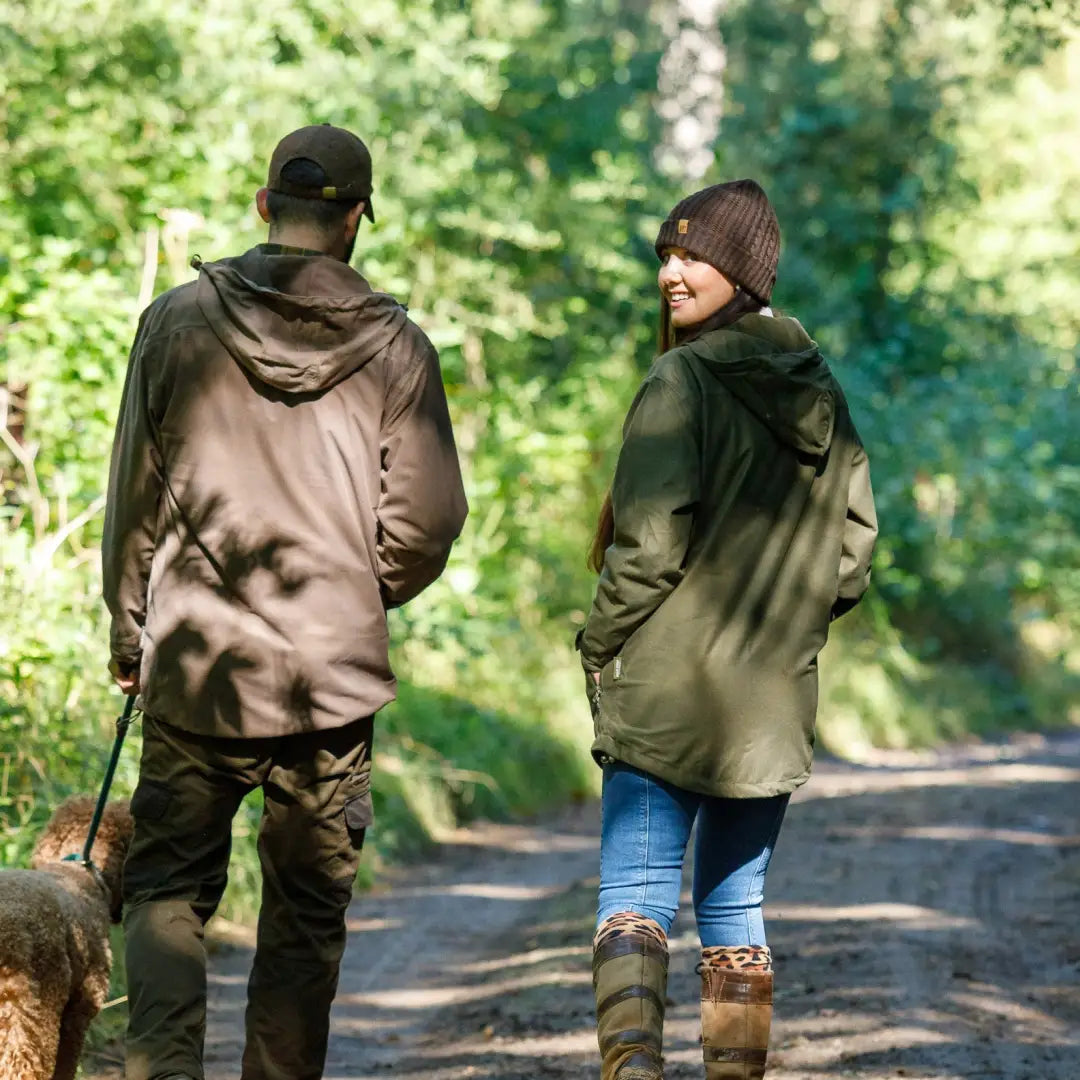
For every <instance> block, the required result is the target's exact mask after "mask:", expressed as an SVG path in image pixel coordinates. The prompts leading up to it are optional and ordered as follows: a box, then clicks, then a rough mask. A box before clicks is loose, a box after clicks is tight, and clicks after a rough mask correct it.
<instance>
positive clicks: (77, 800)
mask: <svg viewBox="0 0 1080 1080" xmlns="http://www.w3.org/2000/svg"><path fill="white" fill-rule="evenodd" d="M96 805H97V800H96V799H93V798H91V797H90V796H89V795H73V796H71V798H69V799H65V800H64V801H63V802H62V803H61V804H60V805H59V806H58V807H57V808H56V810H55V811H54V813H53V816H52V817H51V818H49V823H48V825H46V826H45V831H44V832H43V833H42V834H41V836H40V837H38V842H37V844H36V845H35V846H34V853H33V855H32V856H31V858H30V865H31V866H32V867H33V868H34V869H35V870H43V869H45V867H47V866H50V865H51V864H53V863H57V862H60V861H61V860H62V859H63V858H64V857H65V856H67V855H78V854H82V849H83V847H84V846H85V844H86V837H87V833H88V832H89V831H90V822H91V820H92V819H93V816H94V807H95V806H96ZM134 829H135V823H134V821H133V819H132V817H131V811H130V810H129V809H128V804H127V803H126V802H110V803H106V805H105V812H104V813H103V814H102V816H101V824H100V825H99V826H98V832H97V836H96V837H95V838H94V847H93V850H92V851H91V852H90V860H91V862H93V864H94V865H95V866H96V867H97V868H98V870H99V871H100V872H101V876H102V878H103V879H104V881H105V888H106V890H107V891H108V897H107V899H108V902H109V914H110V915H111V917H112V920H113V922H119V921H120V908H121V905H122V902H123V901H122V896H121V891H120V885H121V876H122V874H123V870H124V859H125V858H127V852H128V847H129V846H130V845H131V837H132V833H133V832H134Z"/></svg>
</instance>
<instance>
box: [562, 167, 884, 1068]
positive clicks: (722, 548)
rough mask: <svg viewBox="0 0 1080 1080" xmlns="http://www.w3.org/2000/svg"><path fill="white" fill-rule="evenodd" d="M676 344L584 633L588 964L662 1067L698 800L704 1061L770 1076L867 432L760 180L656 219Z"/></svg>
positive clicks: (612, 1006)
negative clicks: (782, 967) (770, 908)
mask: <svg viewBox="0 0 1080 1080" xmlns="http://www.w3.org/2000/svg"><path fill="white" fill-rule="evenodd" d="M656 251H657V254H658V255H659V256H660V260H661V267H660V273H659V278H658V281H659V286H660V292H661V297H662V304H661V312H662V315H661V344H660V349H661V355H660V356H659V358H658V359H657V360H656V361H655V363H654V364H653V366H652V368H651V370H650V371H649V373H648V375H647V376H646V378H645V381H644V382H643V383H642V385H641V388H640V389H639V390H638V393H637V396H636V397H635V399H634V402H633V404H632V406H631V408H630V413H629V416H628V417H627V420H626V424H625V426H624V428H623V445H622V450H621V453H620V455H619V461H618V466H617V468H616V471H615V480H614V483H613V485H612V490H611V495H610V497H609V500H608V501H607V502H606V503H605V507H604V511H603V512H602V513H601V519H600V523H599V526H598V531H597V537H596V541H595V543H594V548H593V565H594V566H595V568H596V569H597V570H599V571H601V576H600V580H599V584H598V586H597V591H596V597H595V599H594V601H593V605H592V609H591V611H590V614H589V618H588V620H587V622H586V625H585V627H584V629H583V630H582V631H581V633H580V634H579V637H578V645H579V648H580V650H581V658H582V663H583V665H584V668H585V671H586V673H587V680H588V686H589V692H590V700H591V704H592V708H593V718H594V724H595V731H596V738H595V742H594V744H593V754H594V756H595V757H596V759H597V761H598V762H599V763H600V764H601V765H602V767H603V770H604V786H603V835H602V843H601V871H600V903H599V912H598V918H597V932H596V938H595V941H594V959H593V982H594V987H595V990H596V1003H597V1035H598V1038H599V1042H600V1052H601V1056H602V1059H603V1066H602V1077H603V1080H657V1078H659V1077H660V1076H661V1039H662V1033H663V1017H664V1000H665V992H666V983H667V934H668V932H669V930H670V928H671V922H672V920H673V918H674V917H675V912H676V909H677V907H678V902H679V888H680V881H681V876H682V861H683V857H684V854H685V851H686V845H687V841H688V839H689V836H690V830H691V826H692V825H693V824H694V822H695V820H696V821H697V826H698V828H697V843H696V852H695V857H694V886H693V898H694V911H695V915H696V918H697V925H698V932H699V934H700V937H701V945H702V952H701V964H700V967H699V971H700V973H701V981H702V1002H701V1011H702V1042H703V1053H704V1058H705V1071H706V1076H707V1077H708V1078H709V1080H721V1078H724V1080H728V1078H731V1080H734V1078H739V1080H751V1078H759V1077H762V1076H763V1075H764V1071H765V1054H766V1049H767V1046H768V1034H769V1023H770V1019H771V1012H772V979H773V976H772V962H771V957H770V953H769V949H768V946H767V945H766V941H765V929H764V924H763V922H762V917H761V901H762V893H763V886H764V881H765V872H766V870H767V868H768V864H769V857H770V855H771V854H772V850H773V847H774V845H775V843H776V838H777V835H778V833H779V830H780V825H781V822H782V821H783V818H784V811H785V809H786V807H787V801H788V797H789V795H790V793H791V792H792V791H793V790H794V789H795V788H797V787H798V786H799V785H800V784H802V783H803V782H804V781H805V780H806V779H807V777H808V775H809V772H810V761H811V755H812V746H813V738H814V718H815V711H816V708H817V655H818V653H819V652H820V650H821V648H822V646H823V645H824V644H825V639H826V637H827V635H828V628H829V623H830V621H831V620H832V619H834V618H836V617H837V616H838V615H840V614H842V613H843V612H845V611H847V610H848V609H850V608H851V607H853V606H854V605H855V604H856V603H857V602H858V600H859V598H860V597H861V596H862V594H863V592H864V591H865V590H866V587H867V584H868V581H869V576H870V555H871V551H872V549H873V545H874V540H875V537H876V535H877V522H876V517H875V513H874V503H873V496H872V494H871V490H870V477H869V470H868V467H867V459H866V454H865V452H864V451H863V448H862V446H861V444H860V442H859V438H858V435H857V434H856V432H855V428H854V426H853V425H852V422H851V417H850V415H849V413H848V406H847V402H846V401H845V399H844V395H843V392H842V391H841V389H840V386H839V385H838V383H837V382H836V380H835V379H834V378H833V376H832V374H831V373H830V371H829V368H828V367H827V365H826V364H825V361H824V360H823V359H822V357H821V354H820V352H819V351H818V348H817V346H816V345H815V344H814V342H813V341H812V340H811V339H810V338H809V337H808V336H807V334H806V332H805V331H804V330H803V328H802V327H801V326H800V325H799V323H798V322H796V321H795V320H794V319H789V318H774V317H773V316H772V314H771V312H770V311H769V309H768V304H769V299H770V295H771V292H772V288H773V284H774V282H775V280H776V265H777V260H778V258H779V251H780V230H779V226H778V224H777V221H776V215H775V214H774V212H773V209H772V207H771V206H770V204H769V200H768V198H767V197H766V195H765V192H764V191H762V189H761V188H760V187H759V186H758V184H756V183H755V182H754V181H752V180H739V181H735V182H733V183H727V184H717V185H715V186H713V187H709V188H706V189H705V190H704V191H699V192H697V193H696V194H694V195H691V196H690V197H689V198H687V199H684V200H683V201H682V202H680V203H679V204H678V205H677V206H676V207H675V209H674V210H672V212H671V214H670V215H669V216H668V218H667V220H666V221H665V222H664V223H663V225H662V226H661V228H660V234H659V236H658V237H657V240H656Z"/></svg>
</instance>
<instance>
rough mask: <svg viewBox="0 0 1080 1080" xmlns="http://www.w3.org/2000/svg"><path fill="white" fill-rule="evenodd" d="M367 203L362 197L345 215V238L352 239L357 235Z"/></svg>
mask: <svg viewBox="0 0 1080 1080" xmlns="http://www.w3.org/2000/svg"><path fill="white" fill-rule="evenodd" d="M366 206H367V203H366V202H365V201H364V200H363V199H361V200H360V201H359V202H358V203H357V204H356V205H355V206H354V207H353V208H352V209H351V210H350V211H349V212H348V213H347V214H346V215H345V239H346V240H351V239H352V238H353V237H354V236H355V235H356V231H357V229H359V228H360V218H361V217H363V215H364V209H365V207H366Z"/></svg>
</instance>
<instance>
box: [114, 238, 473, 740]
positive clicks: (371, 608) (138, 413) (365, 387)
mask: <svg viewBox="0 0 1080 1080" xmlns="http://www.w3.org/2000/svg"><path fill="white" fill-rule="evenodd" d="M465 515H466V504H465V497H464V492H463V489H462V482H461V474H460V471H459V466H458V460H457V454H456V451H455V447H454V437H453V432H452V430H451V426H450V419H449V415H448V411H447V405H446V396H445V392H444V390H443V385H442V379H441V374H440V370H439V362H438V356H437V354H436V352H435V350H434V348H433V347H432V345H431V343H430V342H429V341H428V340H427V338H426V337H425V336H424V334H423V333H422V332H421V331H420V329H419V328H418V327H417V326H416V325H415V324H414V323H412V322H411V321H410V320H409V319H408V317H407V315H406V313H405V309H404V308H403V307H402V306H401V305H400V304H398V303H397V302H396V301H395V300H394V299H393V298H392V297H390V296H387V295H384V294H382V293H377V292H374V291H372V289H371V288H370V286H369V285H368V284H367V282H366V281H365V280H364V279H363V278H362V277H361V276H360V275H359V274H357V273H356V272H355V271H354V270H352V269H350V268H349V267H348V266H347V265H345V264H344V263H342V262H340V261H339V260H336V259H333V258H330V257H327V256H322V255H319V254H317V253H311V252H304V253H295V249H281V248H277V247H275V246H274V245H260V246H259V247H256V248H254V249H252V250H251V251H249V252H247V254H245V255H242V256H240V257H237V258H232V259H225V260H222V261H221V262H216V263H203V264H201V266H200V273H199V278H198V280H197V281H196V282H192V283H190V284H188V285H184V286H181V287H180V288H177V289H174V290H172V291H171V292H169V293H166V294H165V295H163V296H162V297H160V298H159V299H158V300H157V301H155V303H153V304H152V305H151V306H150V307H149V308H148V309H147V310H146V312H145V313H144V314H143V317H142V319H141V321H140V324H139V330H138V334H137V336H136V339H135V344H134V347H133V349H132V353H131V359H130V362H129V367H128V375H127V382H126V385H125V388H124V396H123V401H122V404H121V408H120V418H119V423H118V425H117V432H116V439H115V443H114V446H113V457H112V468H111V473H110V479H109V500H108V508H107V511H106V519H105V532H104V539H103V545H102V557H103V564H104V591H105V599H106V602H107V604H108V607H109V610H110V612H111V613H112V616H113V622H112V635H111V644H112V654H113V657H114V659H116V660H117V661H118V662H120V663H121V664H123V665H133V664H137V665H139V666H140V681H141V686H142V694H141V704H142V706H143V708H144V709H145V710H146V712H147V713H148V714H150V715H152V716H154V717H156V718H157V719H160V720H163V721H166V722H168V723H171V724H173V725H175V726H177V727H180V728H183V729H185V730H188V731H192V732H195V733H199V734H204V735H215V736H242V737H259V736H276V735H285V734H291V733H297V732H302V731H310V730H320V729H326V728H331V727H336V726H340V725H342V724H345V723H349V722H351V721H353V720H357V719H359V718H361V717H366V716H370V715H371V714H372V713H374V712H375V711H376V710H377V709H379V708H380V707H381V706H382V705H385V704H386V703H387V702H388V701H390V700H392V699H393V697H394V694H395V689H396V685H395V681H394V678H393V675H392V673H391V670H390V664H389V660H388V655H387V640H388V639H387V624H386V609H387V608H389V607H393V606H396V605H398V604H402V603H404V602H405V601H407V600H409V599H410V598H411V597H413V596H415V595H416V594H417V593H419V592H420V591H421V590H422V589H424V588H425V587H426V586H427V585H429V584H430V583H431V582H432V581H434V580H435V578H437V577H438V575H439V574H440V573H441V572H442V569H443V567H444V566H445V564H446V560H447V557H448V555H449V552H450V547H451V544H452V543H453V541H454V539H455V538H456V537H457V536H458V534H459V532H460V530H461V527H462V524H463V522H464V519H465Z"/></svg>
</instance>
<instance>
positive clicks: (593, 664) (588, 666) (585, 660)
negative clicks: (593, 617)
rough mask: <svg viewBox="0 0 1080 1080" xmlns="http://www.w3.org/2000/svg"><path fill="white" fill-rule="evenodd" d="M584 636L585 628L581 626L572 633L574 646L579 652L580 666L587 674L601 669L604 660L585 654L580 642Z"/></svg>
mask: <svg viewBox="0 0 1080 1080" xmlns="http://www.w3.org/2000/svg"><path fill="white" fill-rule="evenodd" d="M584 637H585V628H584V627H582V628H581V629H580V630H579V631H578V632H577V633H576V634H575V635H574V648H575V649H577V651H578V652H579V653H580V654H581V666H582V667H583V668H584V669H585V670H586V671H587V672H589V674H592V673H593V672H595V671H602V670H603V668H604V664H605V662H606V661H604V660H596V659H594V658H593V657H591V656H589V655H587V654H586V652H585V650H584V649H583V648H582V642H583V640H584Z"/></svg>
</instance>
